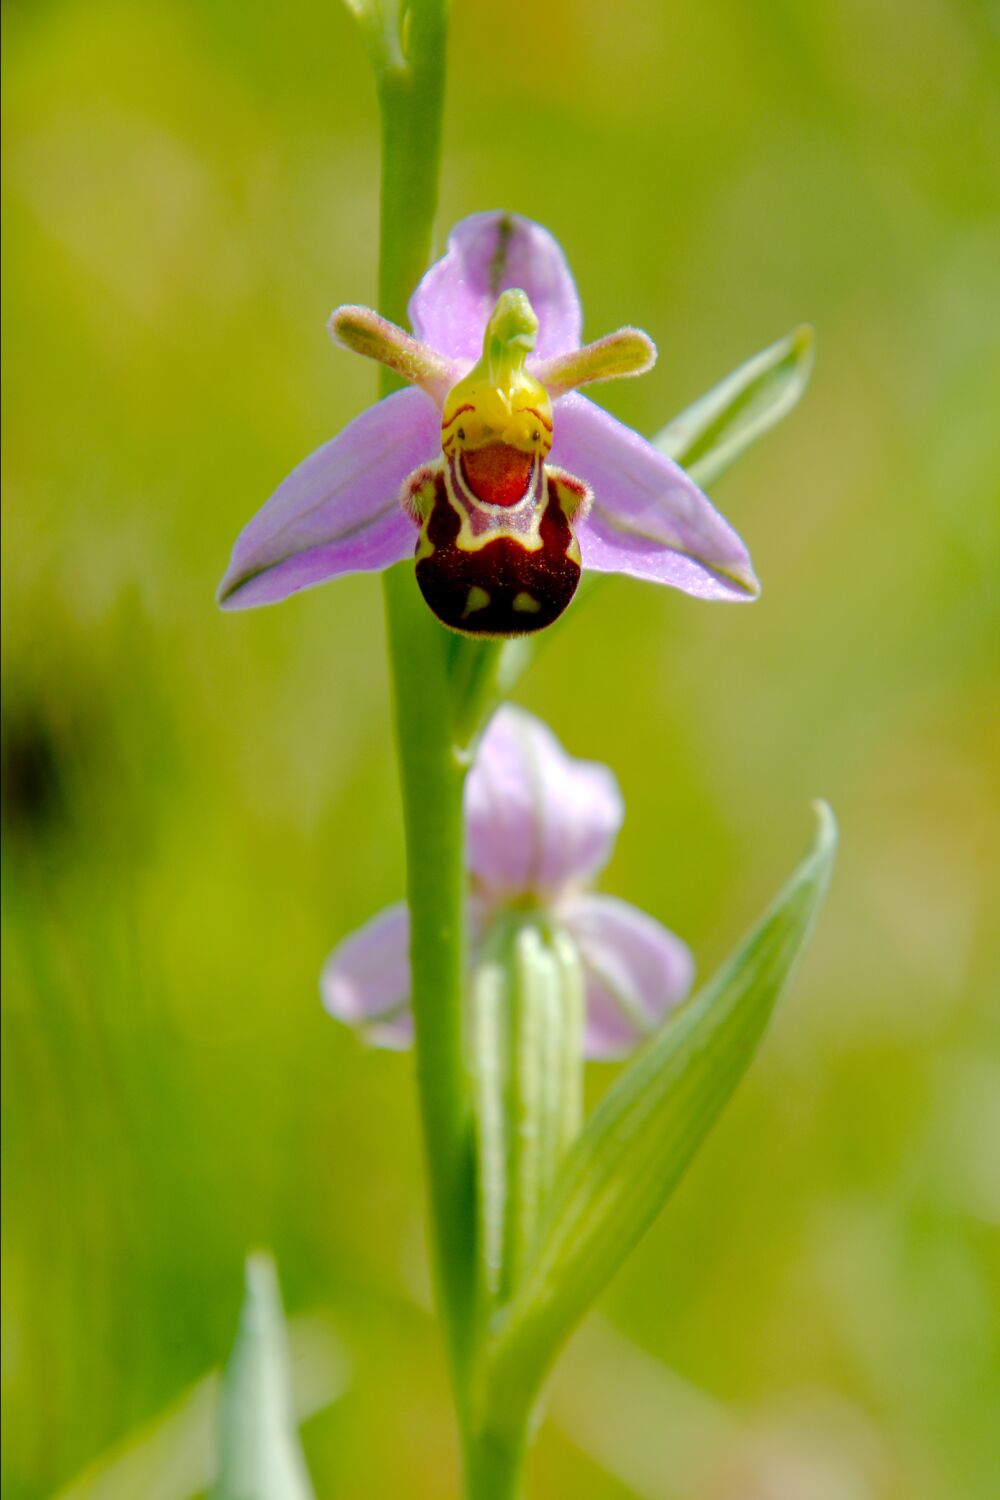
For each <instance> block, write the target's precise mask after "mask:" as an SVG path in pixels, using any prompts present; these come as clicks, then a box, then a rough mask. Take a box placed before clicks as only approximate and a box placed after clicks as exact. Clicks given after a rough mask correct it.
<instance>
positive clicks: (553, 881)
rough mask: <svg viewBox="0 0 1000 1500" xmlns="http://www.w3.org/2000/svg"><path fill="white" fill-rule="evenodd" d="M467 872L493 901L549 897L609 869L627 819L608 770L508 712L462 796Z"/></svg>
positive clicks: (485, 744)
mask: <svg viewBox="0 0 1000 1500" xmlns="http://www.w3.org/2000/svg"><path fill="white" fill-rule="evenodd" d="M465 812H466V819H467V824H468V836H469V868H470V869H471V871H472V873H473V874H474V875H475V876H476V877H477V879H478V880H479V881H480V882H481V884H482V885H483V887H485V888H486V889H487V890H488V891H490V892H492V893H493V894H494V895H504V896H512V897H517V896H520V895H534V896H540V897H544V896H546V895H551V894H552V893H555V892H559V891H561V890H562V889H563V888H564V887H565V886H566V885H568V884H571V883H575V882H578V881H582V880H586V879H588V878H589V877H590V876H592V875H594V874H596V872H597V871H598V870H599V869H600V868H601V867H602V865H604V864H605V863H606V862H607V859H608V856H609V855H610V853H611V848H612V845H613V844H614V841H615V836H616V834H617V833H618V830H619V828H620V827H621V824H622V819H623V817H624V815H625V809H624V805H623V803H622V798H621V793H620V792H619V790H618V783H617V782H616V781H615V778H614V776H613V775H612V773H611V772H610V771H609V770H608V769H607V767H606V766H600V765H596V764H594V763H593V762H591V761H581V760H574V759H573V758H572V757H571V756H569V755H567V754H566V751H565V750H564V749H563V748H562V746H561V745H560V744H559V741H558V740H557V739H556V737H555V735H554V734H553V733H552V731H551V730H550V729H548V728H547V727H546V726H545V725H544V724H542V723H540V721H539V720H538V719H535V718H533V717H532V715H531V714H528V713H525V712H524V711H523V710H522V709H518V708H513V707H512V706H511V705H509V704H507V705H505V706H504V707H502V708H500V709H498V710H497V712H496V714H495V715H494V716H493V719H492V720H491V722H490V725H489V727H488V728H487V730H486V733H485V734H484V736H483V739H482V742H481V744H480V747H479V753H478V755H477V756H476V761H475V764H474V765H473V768H472V770H471V772H470V773H469V779H468V781H467V782H466V789H465Z"/></svg>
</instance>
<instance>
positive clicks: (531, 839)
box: [320, 705, 694, 1058]
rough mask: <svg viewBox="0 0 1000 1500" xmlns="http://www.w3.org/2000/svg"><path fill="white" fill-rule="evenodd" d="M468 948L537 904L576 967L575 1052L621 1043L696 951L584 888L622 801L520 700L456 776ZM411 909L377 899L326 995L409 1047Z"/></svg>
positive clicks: (616, 825) (338, 956) (606, 774)
mask: <svg viewBox="0 0 1000 1500" xmlns="http://www.w3.org/2000/svg"><path fill="white" fill-rule="evenodd" d="M465 814H466V821H467V827H468V866H469V919H470V920H469V926H470V932H471V947H472V962H473V963H475V960H476V953H477V950H479V949H481V948H482V947H483V946H484V945H485V944H486V943H487V941H488V939H489V934H490V931H491V927H492V926H493V924H494V923H496V922H497V921H498V920H503V918H504V917H505V915H506V914H508V913H510V912H511V911H518V912H531V913H537V915H538V917H539V918H541V919H542V920H544V921H546V922H547V923H549V924H551V926H552V927H553V928H554V929H556V930H559V931H561V932H564V933H565V934H566V935H567V936H568V937H569V938H570V940H571V941H572V942H573V943H574V944H575V946H576V949H577V951H578V953H579V957H580V961H581V964H582V968H583V977H584V994H585V1003H586V1020H585V1030H584V1052H585V1054H586V1055H587V1056H588V1057H592V1058H612V1057H618V1056H622V1055H623V1054H625V1053H626V1052H628V1051H630V1050H631V1049H632V1048H633V1047H634V1046H636V1045H637V1044H638V1043H639V1042H641V1041H642V1040H643V1039H644V1038H645V1037H647V1036H648V1035H650V1033H651V1032H653V1031H655V1030H656V1028H657V1027H658V1026H659V1024H660V1023H661V1021H662V1020H663V1019H664V1017H665V1016H666V1014H667V1013H668V1011H670V1010H671V1009H672V1008H673V1007H674V1006H675V1005H677V1004H678V1003H679V1002H680V1001H681V1000H682V999H683V998H684V996H685V995H686V994H687V992H688V990H689V988H690V985H691V980H692V977H693V974H694V963H693V960H692V957H691V954H690V952H689V950H688V949H687V947H686V946H685V945H684V943H682V942H681V940H680V939H679V938H677V937H675V936H674V934H673V933H671V932H668V931H667V929H666V928H665V927H663V926H662V925H661V924H660V923H659V922H658V921H656V919H655V918H654V917H651V916H648V915H647V914H646V913H645V912H642V911H639V910H638V909H637V908H636V907H634V906H631V905H630V904H629V903H628V902H627V901H621V900H619V899H618V898H617V897H615V896H606V895H603V894H599V893H597V892H595V891H593V890H591V889H590V886H591V883H592V882H593V880H594V878H595V877H596V876H597V875H598V873H599V872H600V870H601V869H602V868H603V867H604V865H605V864H606V863H607V861H608V859H609V858H610V855H611V851H612V848H613V846H614V842H615V838H616V837H617V834H618V830H619V829H620V827H621V825H622V820H623V818H624V815H625V808H624V803H623V801H622V797H621V792H620V791H619V788H618V783H617V782H616V780H615V777H614V775H613V774H612V772H611V771H610V770H608V768H607V767H606V766H602V765H598V764H596V763H594V762H592V761H581V760H574V759H573V758H572V757H571V756H569V755H567V753H566V751H565V750H564V749H563V748H562V746H561V745H560V744H559V741H558V740H557V739H556V737H555V735H554V734H553V733H552V731H551V730H550V729H549V728H548V727H547V726H546V725H545V724H542V723H541V722H540V721H539V720H538V719H535V718H534V717H532V715H531V714H528V713H526V712H524V711H523V710H521V709H517V708H514V707H511V706H510V705H505V706H504V707H502V708H500V709H499V710H498V711H497V713H496V714H495V715H494V717H493V719H492V721H491V722H490V725H489V727H488V729H487V730H486V733H485V734H484V736H483V739H482V742H481V744H480V747H479V753H478V755H477V757H476V761H475V764H474V765H473V768H472V770H471V771H470V773H469V777H468V781H467V782H466V790H465ZM409 940H410V924H409V913H408V910H407V906H406V903H405V902H399V903H397V904H396V905H393V906H390V907H387V908H386V910H385V911H383V912H381V913H379V915H378V916H376V917H374V918H372V920H371V921H370V922H368V923H366V925H365V926H364V927H362V928H360V929H359V930H358V931H357V932H355V933H352V934H351V936H350V937H348V938H346V939H345V940H344V941H343V942H342V943H341V944H340V945H339V946H338V947H337V948H335V949H334V951H333V952H332V953H331V955H330V957H329V958H328V959H327V962H326V964H325V966H324V968H323V972H322V976H321V980H320V990H321V994H322V997H323V1003H324V1005H325V1006H326V1008H327V1010H328V1011H329V1012H330V1014H331V1015H333V1016H335V1017H336V1018H337V1020H339V1021H343V1022H346V1023H347V1024H349V1025H351V1026H354V1027H356V1028H357V1029H358V1030H359V1031H360V1032H361V1033H362V1034H363V1035H364V1036H365V1037H366V1038H367V1039H368V1040H369V1041H370V1042H373V1043H375V1044H376V1045H378V1046H383V1047H392V1048H400V1047H406V1046H408V1045H409V1043H410V1042H411V1040H412V1036H413V1018H412V1015H411V1012H410V976H409Z"/></svg>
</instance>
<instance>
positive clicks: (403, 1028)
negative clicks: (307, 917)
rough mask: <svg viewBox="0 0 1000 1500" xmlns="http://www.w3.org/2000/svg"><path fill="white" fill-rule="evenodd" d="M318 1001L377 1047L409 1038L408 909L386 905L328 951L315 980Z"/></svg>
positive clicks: (396, 1046)
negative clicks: (319, 998)
mask: <svg viewBox="0 0 1000 1500" xmlns="http://www.w3.org/2000/svg"><path fill="white" fill-rule="evenodd" d="M319 987H320V994H321V995H322V997H323V1004H324V1005H325V1007H326V1009H327V1010H328V1011H329V1012H330V1014H331V1016H335V1017H336V1019H337V1020H338V1021H343V1022H344V1023H345V1025H347V1026H353V1027H355V1028H356V1030H358V1031H360V1032H361V1033H362V1035H363V1036H364V1037H365V1039H366V1040H367V1041H369V1042H372V1043H374V1045H375V1046H377V1047H390V1048H392V1049H394V1050H397V1049H400V1048H403V1047H408V1046H409V1045H410V1044H411V1042H412V1040H413V1016H412V1014H411V1011H410V912H409V908H408V907H407V905H406V902H405V901H398V902H396V904H395V905H394V906H387V907H386V909H385V911H382V912H379V914H378V916H377V917H372V919H371V921H370V922H366V923H365V925H364V926H363V927H359V928H358V930H357V932H352V933H351V935H350V937H346V938H345V939H344V941H343V942H342V943H340V944H338V946H337V947H336V948H334V950H333V952H332V953H331V954H330V957H329V958H328V959H327V961H326V963H325V964H324V965H323V972H322V974H321V975H320V981H319Z"/></svg>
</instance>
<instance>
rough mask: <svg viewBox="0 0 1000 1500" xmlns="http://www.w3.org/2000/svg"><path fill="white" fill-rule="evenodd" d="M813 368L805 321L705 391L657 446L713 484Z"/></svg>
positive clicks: (787, 407) (777, 417)
mask: <svg viewBox="0 0 1000 1500" xmlns="http://www.w3.org/2000/svg"><path fill="white" fill-rule="evenodd" d="M812 367H813V331H812V329H811V328H810V327H809V326H808V324H803V325H802V326H801V327H800V328H796V329H795V331H794V332H793V333H790V334H788V335H787V336H786V337H785V338H783V339H779V340H778V342H777V343H776V344H771V345H770V346H769V347H768V348H767V349H762V350H761V352H760V353H759V354H755V355H753V356H752V358H750V359H748V360H747V361H746V363H745V364H742V365H740V366H739V368H738V369H736V370H733V372H732V373H731V374H730V375H727V376H726V378H725V379H724V380H721V381H720V382H719V384H718V385H716V386H713V387H712V389H711V390H710V391H706V393H705V395H704V396H700V397H699V398H698V400H697V401H695V402H694V403H693V404H692V405H691V406H689V407H687V408H686V409H685V410H684V411H682V412H681V413H680V415H679V416H676V417H674V418H673V420H672V421H670V422H668V423H667V425H666V427H664V428H662V429H661V431H660V432H658V433H657V435H656V437H655V438H654V439H653V445H654V447H656V448H658V449H659V450H660V452H661V453H663V454H665V455H666V457H667V458H672V459H673V460H674V462H675V463H679V464H683V465H684V467H685V468H686V469H687V471H688V473H689V474H690V475H691V477H692V479H694V480H695V481H696V482H697V483H698V484H700V485H708V484H711V483H712V481H713V480H714V479H717V478H718V477H719V475H720V474H722V473H723V472H724V471H725V470H726V469H728V468H729V466H730V464H732V463H735V461H736V460H737V459H738V458H739V457H740V455H741V454H742V453H743V452H744V451H745V450H746V449H747V448H749V447H750V445H751V443H755V442H756V441H757V439H758V438H759V437H763V435H764V433H765V432H767V431H768V430H769V429H770V428H771V427H773V426H774V425H775V423H777V422H780V421H781V418H782V417H783V416H785V415H786V414H787V413H788V412H790V411H791V409H792V407H793V406H794V405H795V403H796V402H797V401H798V399H799V397H800V396H801V395H802V392H803V391H804V390H805V388H806V384H807V382H808V380H809V376H810V374H811V373H812Z"/></svg>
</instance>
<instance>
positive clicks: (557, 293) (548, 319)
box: [409, 212, 581, 364]
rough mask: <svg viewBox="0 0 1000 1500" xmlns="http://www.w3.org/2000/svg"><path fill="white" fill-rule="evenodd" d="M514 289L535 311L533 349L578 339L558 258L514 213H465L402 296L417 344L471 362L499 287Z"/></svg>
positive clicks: (546, 239)
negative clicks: (407, 294) (415, 283)
mask: <svg viewBox="0 0 1000 1500" xmlns="http://www.w3.org/2000/svg"><path fill="white" fill-rule="evenodd" d="M514 288H520V289H521V290H522V291H523V292H524V293H525V294H526V296H527V297H528V299H529V301H530V302H531V305H532V307H533V308H534V310H535V312H536V314H537V316H538V339H537V342H536V344H535V355H536V357H537V358H538V359H540V360H541V359H549V358H551V357H552V356H553V355H557V354H564V353H566V352H567V351H568V350H570V349H575V348H577V347H578V345H579V343H580V327H581V317H580V302H579V298H578V297H577V294H576V287H575V286H574V284H573V278H572V276H571V275H570V272H569V267H568V266H567V264H566V258H565V256H564V255H563V253H562V251H561V250H560V248H559V246H558V244H557V243H556V241H555V239H554V238H553V237H552V235H551V234H549V232H548V230H547V229H543V228H542V226H541V224H534V223H532V221H531V220H530V219H523V218H522V217H521V216H520V214H508V213H500V212H491V213H482V214H473V215H472V216H471V217H470V218H467V219H463V220H462V221H461V223H459V224H456V225H455V228H454V229H453V230H452V232H451V234H450V235H449V236H448V248H447V250H446V252H445V254H444V255H443V256H442V258H441V259H440V260H439V261H435V263H434V265H432V266H431V268H430V270H429V271H428V272H427V273H426V275H425V276H424V278H423V280H422V281H421V282H420V285H419V286H418V287H417V289H416V291H415V292H414V294H413V296H412V297H411V299H410V307H409V312H410V322H411V324H412V325H413V331H414V333H415V334H416V336H417V338H419V339H420V340H421V341H422V342H423V343H425V344H429V345H430V346H431V347H432V348H433V349H438V350H440V352H441V353H442V354H445V355H447V356H448V358H449V359H455V360H462V361H467V362H468V363H469V364H471V363H473V362H474V361H475V360H476V359H478V358H479V354H480V352H481V348H482V337H483V329H484V328H485V327H486V324H487V323H488V321H489V318H490V314H491V312H492V311H493V308H494V306H495V305H496V301H497V298H498V297H499V296H500V293H501V292H504V291H508V290H512V289H514Z"/></svg>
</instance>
